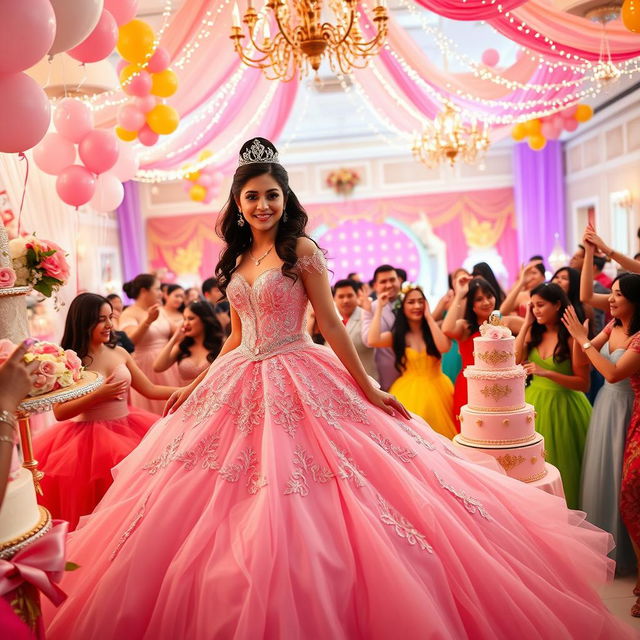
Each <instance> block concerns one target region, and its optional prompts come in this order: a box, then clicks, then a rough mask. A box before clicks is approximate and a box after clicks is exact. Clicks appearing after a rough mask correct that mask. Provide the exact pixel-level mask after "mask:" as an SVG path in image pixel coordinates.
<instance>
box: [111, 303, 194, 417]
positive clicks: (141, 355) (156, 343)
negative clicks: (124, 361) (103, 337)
mask: <svg viewBox="0 0 640 640" xmlns="http://www.w3.org/2000/svg"><path fill="white" fill-rule="evenodd" d="M136 326H138V323H137V322H136V320H135V319H134V318H132V317H128V318H125V319H124V320H123V321H122V323H121V325H120V330H121V331H124V329H125V328H127V327H136ZM170 339H171V323H170V322H169V318H168V317H167V315H166V314H165V312H164V311H163V310H162V309H160V315H159V316H158V318H157V319H156V320H155V322H152V323H151V325H150V326H149V328H148V329H147V332H146V333H145V334H144V336H143V337H142V340H140V342H138V344H136V349H135V351H134V352H133V359H134V360H135V361H136V364H137V365H138V366H139V367H140V369H141V370H142V372H143V373H144V374H145V375H146V376H147V378H149V380H151V382H153V383H154V384H161V385H167V386H169V387H180V386H182V385H183V384H184V383H183V381H182V379H181V378H180V373H179V372H178V367H177V366H176V365H175V364H172V365H171V366H170V367H169V368H168V369H167V370H166V371H162V372H160V373H156V372H155V371H154V370H153V363H154V361H155V359H156V357H157V356H158V354H159V353H160V352H161V351H162V349H164V347H165V345H166V344H167V342H169V340H170ZM131 404H133V405H134V406H136V407H138V408H139V409H144V410H145V411H151V413H155V414H157V415H162V412H163V410H164V405H165V404H166V401H165V400H150V399H149V398H147V397H145V396H143V395H142V394H140V393H138V392H137V391H134V390H132V391H131Z"/></svg>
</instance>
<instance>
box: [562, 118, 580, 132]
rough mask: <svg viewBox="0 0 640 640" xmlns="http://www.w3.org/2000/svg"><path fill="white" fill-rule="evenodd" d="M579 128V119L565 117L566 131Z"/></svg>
mask: <svg viewBox="0 0 640 640" xmlns="http://www.w3.org/2000/svg"><path fill="white" fill-rule="evenodd" d="M577 128H578V121H577V120H573V119H569V118H567V119H565V121H564V130H565V131H575V130H576V129H577Z"/></svg>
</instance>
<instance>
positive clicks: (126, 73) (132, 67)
mask: <svg viewBox="0 0 640 640" xmlns="http://www.w3.org/2000/svg"><path fill="white" fill-rule="evenodd" d="M141 68H142V67H140V66H139V65H137V64H128V65H127V66H126V67H125V68H124V69H123V70H122V71H121V72H120V85H121V86H124V85H125V83H127V82H128V81H129V78H130V77H131V76H132V75H133V74H134V73H138V72H139V71H140V69H141Z"/></svg>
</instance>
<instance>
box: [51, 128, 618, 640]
mask: <svg viewBox="0 0 640 640" xmlns="http://www.w3.org/2000/svg"><path fill="white" fill-rule="evenodd" d="M277 160H278V158H277V154H276V153H275V150H274V148H273V147H272V146H271V144H270V143H269V142H268V141H265V140H262V139H256V140H253V141H250V142H249V143H246V144H245V145H244V147H243V149H242V152H241V164H240V166H239V167H238V169H237V171H236V173H235V175H234V180H233V185H232V188H231V197H230V199H229V201H228V204H227V206H226V208H225V211H224V212H223V214H222V218H221V221H220V231H221V233H222V235H223V237H224V238H225V241H226V247H225V249H224V250H223V253H222V256H221V259H220V262H219V264H218V267H217V273H216V275H217V276H218V277H219V278H220V280H221V284H222V287H223V289H225V290H226V295H227V297H228V299H229V302H230V305H231V317H232V327H233V328H232V333H231V335H230V337H229V339H228V340H227V342H226V343H225V345H224V347H223V349H222V352H221V355H220V356H219V357H218V358H217V359H216V360H215V361H214V362H213V364H212V365H211V367H210V368H209V369H208V371H207V373H206V374H204V375H202V376H200V378H199V379H198V380H196V381H195V382H194V383H193V384H191V385H190V386H189V387H187V388H185V389H184V390H182V391H181V392H179V393H177V394H175V396H173V398H172V399H170V400H169V403H168V404H169V405H170V406H171V413H169V414H168V415H167V416H166V417H165V418H163V419H162V420H161V421H160V422H159V423H158V424H157V425H156V426H155V427H154V428H153V430H152V431H150V432H149V434H148V435H147V437H146V438H145V439H144V440H143V441H142V442H141V443H140V445H139V446H138V447H137V448H136V449H135V451H134V452H133V453H132V454H131V455H130V456H129V457H128V458H126V459H125V460H124V461H123V462H122V463H121V464H120V465H119V466H118V467H117V468H116V477H115V481H114V484H113V486H112V487H111V489H110V490H109V492H108V493H107V495H106V496H105V498H104V499H103V500H102V502H101V503H100V505H99V506H98V508H97V509H96V511H95V512H94V513H93V515H92V516H91V517H90V518H88V519H87V520H86V521H85V522H84V523H83V525H82V527H81V528H80V529H78V530H77V531H76V532H75V533H74V534H72V536H71V538H70V541H69V545H68V547H69V548H68V556H69V557H70V558H73V560H74V562H76V563H77V564H79V565H80V566H81V568H80V569H78V570H77V571H74V572H73V573H70V574H67V575H65V577H64V578H63V580H62V583H61V586H62V588H63V589H64V590H65V591H66V592H67V593H68V594H69V598H68V599H67V600H66V601H65V602H64V603H63V604H62V606H61V607H60V609H59V610H58V611H57V613H55V612H53V611H52V608H51V607H48V608H47V615H48V616H49V618H50V622H49V625H48V632H47V637H48V640H58V639H61V638H64V639H65V640H77V639H82V640H92V639H98V638H99V639H100V640H109V639H112V638H136V640H151V639H153V640H169V639H172V640H175V639H177V638H190V639H191V640H211V639H218V638H219V639H230V638H235V639H249V638H250V639H255V638H270V639H271V638H287V639H291V640H296V639H302V638H332V639H339V640H347V639H348V640H355V639H358V638H362V639H364V638H366V639H367V640H376V639H382V638H391V637H399V638H405V639H410V640H411V639H414V638H416V639H417V638H421V639H423V638H427V637H430V638H451V639H454V638H466V637H471V638H474V639H476V640H478V639H483V638H491V639H496V638H497V639H506V638H513V634H514V629H515V630H517V634H518V637H519V638H525V639H529V638H579V637H588V638H602V639H604V638H614V637H615V638H626V637H630V632H629V630H628V629H627V628H626V627H625V626H624V625H623V624H622V623H621V622H620V621H618V620H616V619H615V618H613V616H611V615H610V614H609V613H608V611H607V610H606V608H605V607H604V605H603V604H602V602H601V600H600V598H599V596H598V594H597V593H596V592H595V591H594V590H593V588H592V586H591V585H592V584H595V583H597V582H598V581H600V580H603V579H605V578H606V576H607V573H608V572H610V571H611V569H612V567H611V566H610V565H611V564H612V562H611V561H610V560H609V559H608V558H606V555H605V554H606V553H607V551H608V550H609V542H610V536H609V534H605V533H603V532H601V531H599V530H597V529H595V528H593V527H592V526H591V525H588V524H585V523H584V521H583V518H582V516H581V514H578V513H572V512H569V511H567V509H566V506H565V505H564V502H563V501H562V500H560V499H558V498H556V497H553V496H550V495H548V494H546V493H544V492H542V491H539V490H538V489H535V488H533V487H529V486H527V485H525V484H523V483H521V482H517V481H514V480H512V479H510V478H508V477H506V476H504V475H500V474H498V473H496V472H494V471H491V470H489V469H484V468H482V467H479V466H478V465H477V464H473V463H471V462H468V461H466V460H464V459H462V458H460V457H458V455H457V454H456V453H455V451H454V449H453V447H452V445H450V444H449V443H448V442H447V440H446V439H445V438H443V437H442V436H440V435H438V434H436V433H434V432H433V431H432V430H431V429H430V428H429V427H428V426H427V425H426V424H425V423H424V422H423V421H422V420H420V419H419V418H414V419H412V420H411V419H408V417H407V416H408V414H407V413H406V411H405V410H404V408H403V407H402V405H400V403H398V402H397V401H396V400H395V399H394V398H393V397H392V396H391V395H390V394H387V393H385V392H383V391H381V390H380V389H378V388H376V387H375V386H374V385H373V383H372V381H371V380H370V378H369V377H368V376H367V374H366V372H365V370H364V368H363V367H362V365H361V363H360V361H359V359H358V356H357V353H356V351H355V349H354V347H353V345H352V343H351V341H350V339H349V336H348V334H347V332H346V329H345V328H344V326H343V324H342V322H341V321H340V318H338V316H337V315H336V313H335V307H334V305H333V298H332V296H331V288H330V285H329V278H328V274H327V268H326V263H325V260H324V256H323V254H322V251H320V250H319V249H318V247H317V246H316V245H315V243H314V242H313V241H312V240H310V239H309V238H307V237H305V236H304V230H305V226H306V223H307V216H306V214H305V212H304V209H303V208H302V207H301V205H300V203H299V202H298V200H297V198H296V196H295V194H294V193H293V191H291V190H290V189H289V186H288V179H287V173H286V172H285V170H284V169H283V167H282V166H281V165H280V164H278V163H277ZM309 301H311V303H312V304H313V306H314V308H315V312H316V314H317V318H318V321H319V323H320V327H321V330H322V333H323V335H324V336H325V337H326V338H327V342H328V343H329V345H330V346H331V347H332V349H328V348H327V347H323V346H319V345H314V344H313V342H312V341H311V339H310V337H309V335H308V334H307V333H306V331H305V328H304V318H305V309H306V307H307V304H308V302H309ZM54 613H55V616H53V619H51V618H52V614H54Z"/></svg>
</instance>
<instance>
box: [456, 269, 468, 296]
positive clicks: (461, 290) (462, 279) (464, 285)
mask: <svg viewBox="0 0 640 640" xmlns="http://www.w3.org/2000/svg"><path fill="white" fill-rule="evenodd" d="M472 280H473V276H470V275H467V274H466V273H461V274H460V275H459V276H458V277H457V278H456V281H455V282H454V283H453V289H454V291H455V293H456V294H458V295H460V296H466V295H467V293H468V292H469V283H470V282H471V281H472Z"/></svg>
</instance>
